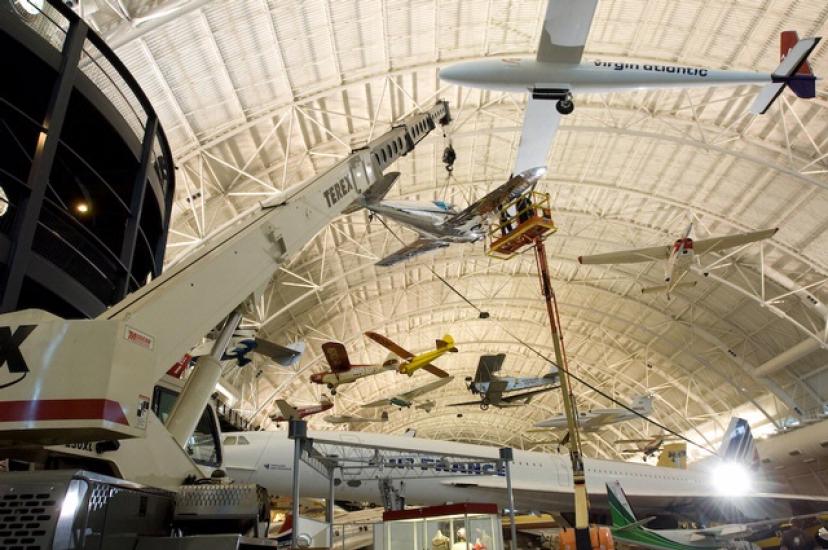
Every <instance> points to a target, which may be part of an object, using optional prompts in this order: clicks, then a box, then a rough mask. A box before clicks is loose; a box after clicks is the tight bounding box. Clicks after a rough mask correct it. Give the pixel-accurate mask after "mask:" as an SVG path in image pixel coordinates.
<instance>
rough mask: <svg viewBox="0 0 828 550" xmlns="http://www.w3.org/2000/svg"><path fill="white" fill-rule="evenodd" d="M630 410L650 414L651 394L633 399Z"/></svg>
mask: <svg viewBox="0 0 828 550" xmlns="http://www.w3.org/2000/svg"><path fill="white" fill-rule="evenodd" d="M631 408H632V409H634V410H636V411H638V412H640V413H642V414H650V412H652V410H653V396H652V394H649V393H648V394H644V395H639V396H638V397H636V398H635V401H633V402H632V407H631Z"/></svg>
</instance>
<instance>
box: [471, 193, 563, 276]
mask: <svg viewBox="0 0 828 550" xmlns="http://www.w3.org/2000/svg"><path fill="white" fill-rule="evenodd" d="M549 202H550V201H549V194H548V193H537V192H534V191H533V192H531V193H526V194H523V195H520V196H519V197H517V198H516V199H514V200H513V201H511V202H509V203H506V204H505V205H503V206H502V207H501V215H500V219H499V221H498V222H497V223H494V224H492V225H490V226H489V234H488V236H487V239H486V254H488V255H489V256H492V257H494V258H500V259H503V260H508V259H509V258H511V257H512V256H514V255H515V254H517V253H518V252H520V250H521V249H522V248H524V247H525V246H527V245H531V244H534V243H535V242H537V241H538V240H543V239H545V238H546V237H548V236H549V235H551V234H553V233H555V232H556V231H557V230H558V228H557V227H555V222H554V221H552V208H551V207H550V206H549Z"/></svg>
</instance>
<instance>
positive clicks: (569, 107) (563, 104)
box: [555, 97, 575, 115]
mask: <svg viewBox="0 0 828 550" xmlns="http://www.w3.org/2000/svg"><path fill="white" fill-rule="evenodd" d="M555 108H556V109H557V110H558V112H559V113H561V114H562V115H568V114H570V113H571V112H572V111H574V110H575V104H574V103H572V98H571V97H565V98H563V99H559V100H558V102H557V103H556V104H555Z"/></svg>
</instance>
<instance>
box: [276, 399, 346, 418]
mask: <svg viewBox="0 0 828 550" xmlns="http://www.w3.org/2000/svg"><path fill="white" fill-rule="evenodd" d="M276 406H277V407H279V412H280V413H281V414H273V415H271V416H270V419H271V420H272V421H274V422H287V421H288V420H299V419H302V418H305V417H306V416H310V415H312V414H316V413H320V412H323V411H327V410H328V409H331V408H333V406H334V404H333V401H331V400H330V399H328V398H327V397H325V396H323V397H322V400H321V401H320V402H319V403H317V404H316V405H307V406H302V407H294V406H293V405H291V404H290V403H288V402H287V401H286V400H285V399H277V400H276Z"/></svg>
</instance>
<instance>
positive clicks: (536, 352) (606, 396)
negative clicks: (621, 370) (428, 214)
mask: <svg viewBox="0 0 828 550" xmlns="http://www.w3.org/2000/svg"><path fill="white" fill-rule="evenodd" d="M377 219H378V220H379V221H380V223H382V225H383V226H384V227H385V228H386V229H387V230H388V232H389V233H391V235H392V236H393V237H394V238H395V239H397V240H398V241H399V242H400V243H403V244H405V241H404V240H403V239H402V238H401V237H400V236H399V235H398V234H397V233H396V232H395V231H394V230H393V229H391V227H390V226H389V225H388V224H387V223H386V221H385V220H384V219H383V217H382V216H377ZM426 267H427V268H428V270H429V271H431V274H432V275H434V277H435V278H436V279H438V280H439V281H440V282H441V283H442V284H443V285H445V286H446V287H447V288H448V289H449V290H450V291H452V292H453V293H454V294H456V295H457V296H458V297H459V298H460V299H461V300H463V301H464V302H465V303H466V304H468V305H469V307H471V308H472V309H474V310H476V311H477V312H478V316H479V318H480V319H489V318H490V317H491V315H490V313H489V312H488V311H486V310H484V309H483V308H481V307H480V306H478V305H477V304H475V303H474V302H472V301H471V299H469V298H468V297H467V296H466V295H464V294H463V293H462V292H461V291H460V290H459V289H458V288H457V287H455V286H454V285H452V284H451V283H450V282H448V281H447V280H446V279H445V278H444V277H443V276H441V275H440V274H439V273H437V271H435V270H434V268H433V267H431V266H426ZM493 319H494V322H495V323H496V324H497V326H498V328H500V329H501V330H503V332H505V333H506V334H507V335H508V336H509V337H510V338H512V339H513V340H514V341H515V342H517V343H518V344H520V345H522V346H523V347H525V348H526V349H527V350H529V351H530V352H532V353H533V354H534V355H536V356H538V357H539V358H540V359H541V360H543V361H545V362H547V363H550V364H552V365H554V366H555V367H556V368H557V369H558V370H560V371H561V372H565V373H566V374H567V375H569V377H570V378H572V379H573V380H575V381H576V382H578V383H579V384H582V385H584V386H586V387H587V388H588V389H590V390H592V391H593V392H595V393H596V394H598V395H600V396H601V397H603V398H604V399H606V400H607V401H609V402H610V403H612V404H614V405H617V406H618V407H620V408H622V409H624V410H626V411H627V412H629V413H631V414H633V415H635V416H637V417H638V418H640V419H642V420H644V421H645V422H647V423H649V424H652V425H653V426H655V427H657V428H659V429H661V430H663V431H665V432H667V433H668V434H670V435H672V436H674V437H676V438H678V439H680V440H682V441H684V442H685V443H687V444H689V445H692V446H694V447H697V448H699V449H701V450H703V451H705V452H707V453H709V454H711V455H714V456H717V455H718V453H717V452H716V451H714V450H712V449H710V448H709V447H707V446H705V445H703V444H701V443H698V442H696V441H694V440H692V439H690V438H689V437H686V436H684V435H682V434H680V433H679V432H677V431H675V430H672V429H670V428H668V427H667V426H665V425H664V424H662V423H660V422H658V421H657V420H654V419H652V418H650V417H649V416H647V415H645V414H642V413H640V412H638V411H636V410H635V409H633V408H632V407H630V406H628V405H627V404H626V403H622V402H621V401H618V400H616V399H615V398H614V397H612V396H611V395H609V394H608V393H606V392H604V391H602V390H601V389H599V388H598V387H597V386H594V385H592V384H590V383H589V382H587V381H586V380H584V379H583V378H581V377H580V376H578V375H576V374H574V373H573V372H572V371H570V370H569V369H568V368H562V367H561V365H559V364H557V362H556V361H555V360H553V359H552V358H550V357H548V356H546V355H544V353H543V352H541V351H540V350H538V349H537V348H535V347H534V346H533V345H532V344H530V343H529V342H527V341H525V340H524V339H523V338H521V337H520V336H518V335H517V334H515V333H514V332H512V331H511V330H509V327H508V326H507V325H506V324H505V323H502V322H500V321H499V320H498V319H496V318H493Z"/></svg>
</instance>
